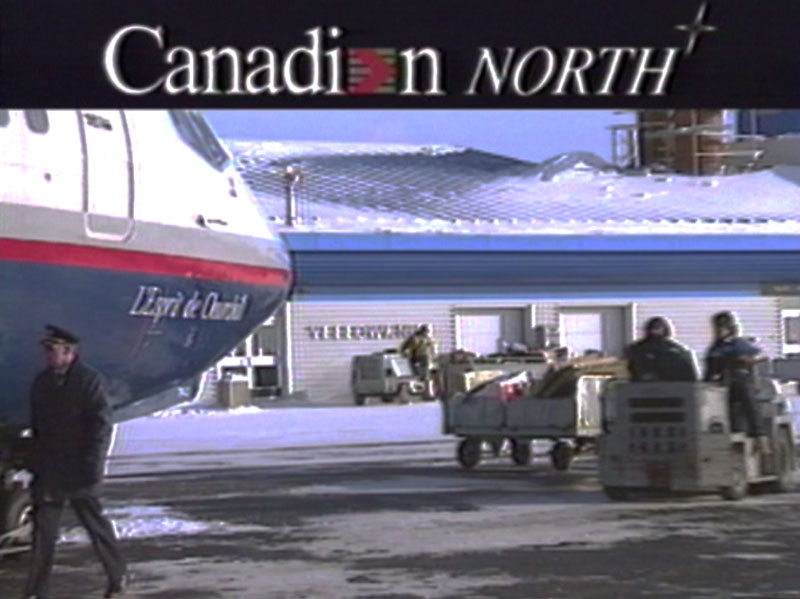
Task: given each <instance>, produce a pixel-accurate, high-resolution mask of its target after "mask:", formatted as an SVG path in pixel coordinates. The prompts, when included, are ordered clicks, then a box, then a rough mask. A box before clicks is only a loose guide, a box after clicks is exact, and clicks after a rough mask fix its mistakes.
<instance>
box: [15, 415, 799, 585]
mask: <svg viewBox="0 0 800 599" xmlns="http://www.w3.org/2000/svg"><path fill="white" fill-rule="evenodd" d="M367 409H371V410H374V411H375V413H378V414H380V412H379V410H381V408H380V407H376V408H367ZM386 413H387V414H388V413H389V412H386ZM409 414H411V412H409ZM318 417H324V415H322V414H320V415H319V416H318ZM243 445H247V444H243ZM252 446H256V447H257V448H256V449H251V450H246V449H245V448H244V447H242V448H239V450H238V451H237V452H236V456H237V457H236V459H235V460H234V459H229V457H227V456H226V454H225V452H223V451H221V450H220V449H219V448H208V449H206V450H201V449H198V448H197V447H195V448H194V449H193V450H192V451H191V452H185V453H181V452H173V451H170V452H169V453H165V454H163V455H160V454H159V453H158V452H157V451H150V452H148V453H147V454H146V455H145V454H141V455H139V454H131V455H122V456H119V457H118V458H115V460H116V462H117V466H118V468H117V473H116V474H113V475H112V476H111V477H110V479H109V482H108V484H107V487H106V492H105V504H106V506H107V509H108V511H109V512H110V514H111V516H112V517H113V518H114V519H115V521H116V524H117V526H118V528H119V530H120V533H121V535H122V543H123V547H124V550H125V554H126V555H127V557H128V559H129V560H130V563H131V569H132V571H133V572H134V575H135V577H136V581H135V587H134V589H135V593H133V594H131V596H135V597H143V598H150V599H162V598H163V599H167V598H170V599H173V598H174V599H182V598H186V599H189V598H191V599H206V598H209V599H211V598H231V599H323V598H324V599H329V598H330V599H351V598H352V599H494V598H497V599H548V598H552V599H566V598H574V597H581V598H582V599H606V598H609V599H610V598H616V597H621V598H626V599H627V598H636V597H655V598H664V599H692V598H696V599H723V598H725V599H728V598H742V599H744V598H755V599H792V598H798V599H800V557H799V556H800V540H798V539H800V534H799V533H800V510H798V509H797V507H798V499H800V496H799V495H798V494H796V493H787V494H782V495H758V496H753V497H749V498H748V499H746V500H744V501H741V502H736V503H732V502H727V501H723V500H721V499H718V498H717V497H714V496H704V497H689V498H674V499H665V498H649V499H642V500H638V501H632V502H624V503H615V502H611V501H609V500H607V499H606V498H605V497H604V496H603V494H602V493H601V492H600V487H599V484H598V482H597V477H596V470H595V466H596V461H595V459H594V458H593V457H586V458H582V459H579V460H578V461H577V462H576V463H575V465H574V467H573V469H572V470H571V471H569V472H565V473H562V472H555V471H554V470H553V469H552V468H551V466H550V464H549V461H548V460H547V458H546V457H539V458H537V459H535V460H534V462H533V464H531V465H530V466H526V467H518V466H514V465H512V464H511V461H510V459H509V458H507V457H501V458H497V459H488V460H486V461H485V462H484V463H483V464H481V465H480V466H479V467H478V468H477V469H475V470H474V471H471V472H467V471H464V470H462V469H461V468H460V467H459V466H458V465H457V464H456V462H455V459H454V452H455V442H454V441H453V440H452V439H449V438H445V437H432V438H430V439H425V438H424V435H422V436H421V438H417V439H414V440H408V441H402V440H397V439H394V440H389V441H382V442H359V443H354V442H350V441H349V440H347V439H345V440H344V441H340V442H338V443H336V444H332V443H321V442H319V443H318V442H314V443H313V444H309V443H304V444H303V445H302V446H298V447H288V446H279V445H273V446H270V445H269V444H263V443H261V444H259V443H253V444H252ZM137 464H138V466H137ZM113 465H114V464H112V473H113V472H114V468H113ZM157 465H160V466H161V467H160V468H159V467H154V466H157ZM122 466H124V467H122ZM65 525H66V526H65V534H64V539H63V542H62V543H61V544H60V545H59V548H58V553H57V558H56V561H57V565H56V568H55V570H54V579H53V593H52V599H66V598H75V599H83V598H89V597H100V596H102V595H101V592H102V589H103V587H104V581H103V576H102V573H101V571H100V568H99V565H98V564H97V562H96V560H95V559H94V556H93V554H92V550H91V547H90V546H89V545H88V543H87V542H86V539H85V537H84V536H83V533H82V532H81V531H80V529H78V528H75V527H74V521H71V520H70V521H68V522H65ZM26 561H27V559H26V558H24V557H20V558H16V559H4V560H0V597H2V598H3V599H5V598H6V597H9V598H14V597H16V596H17V595H18V589H20V587H21V584H22V580H23V576H24V570H25V565H26Z"/></svg>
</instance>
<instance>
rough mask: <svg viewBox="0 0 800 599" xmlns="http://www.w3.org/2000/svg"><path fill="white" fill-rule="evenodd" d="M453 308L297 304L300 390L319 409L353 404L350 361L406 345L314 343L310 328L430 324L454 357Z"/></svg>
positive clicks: (347, 341)
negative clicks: (322, 404)
mask: <svg viewBox="0 0 800 599" xmlns="http://www.w3.org/2000/svg"><path fill="white" fill-rule="evenodd" d="M450 306H451V304H450V303H443V302H425V303H408V302H406V303H395V302H364V303H360V302H359V303H350V302H347V303H333V302H331V303H307V304H304V303H295V304H293V306H292V322H291V326H292V339H293V343H292V360H293V361H294V368H293V374H294V389H295V391H296V392H298V391H301V392H305V393H307V394H308V397H309V399H311V400H312V401H313V402H314V403H340V402H347V401H352V399H351V395H350V359H351V357H352V356H354V355H357V354H369V353H372V352H375V351H381V350H383V349H387V348H399V346H400V344H401V343H402V341H403V340H402V339H399V338H394V339H314V338H313V336H312V333H311V332H310V331H309V329H308V328H307V327H321V326H331V325H337V326H351V325H353V326H359V327H360V326H369V325H376V326H382V325H391V324H400V325H414V324H422V323H428V324H431V325H432V326H433V335H434V337H435V338H436V339H437V341H439V347H440V351H450V350H451V343H452V341H451V340H452V339H453V338H454V328H455V319H454V317H453V315H452V314H451V310H450Z"/></svg>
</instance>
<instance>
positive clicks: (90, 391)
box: [25, 326, 127, 599]
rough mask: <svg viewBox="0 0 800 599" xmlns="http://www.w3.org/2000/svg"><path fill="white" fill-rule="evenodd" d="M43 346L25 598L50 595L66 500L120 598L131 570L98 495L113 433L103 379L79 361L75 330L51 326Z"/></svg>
mask: <svg viewBox="0 0 800 599" xmlns="http://www.w3.org/2000/svg"><path fill="white" fill-rule="evenodd" d="M42 345H43V346H44V349H45V355H46V360H47V368H45V369H44V370H43V371H41V372H40V373H39V374H38V375H37V376H36V378H35V379H34V381H33V385H32V387H31V397H30V400H31V428H32V432H33V443H32V451H31V454H32V455H31V462H30V469H31V470H32V472H33V474H34V479H33V488H32V491H33V503H34V534H33V555H32V558H31V567H30V571H29V573H28V580H27V583H26V589H25V593H26V594H25V597H28V598H39V599H42V598H44V597H47V593H48V590H49V581H50V571H51V569H52V566H53V557H54V554H55V545H56V540H57V539H58V534H59V523H60V520H61V513H62V511H63V509H64V504H65V503H66V502H67V501H69V503H70V505H71V506H72V509H73V510H74V512H75V515H76V516H77V517H78V520H80V522H81V524H82V525H83V526H84V528H85V529H86V532H87V533H88V534H89V538H90V539H91V541H92V546H93V547H94V550H95V552H96V553H97V556H98V557H99V558H100V561H101V563H102V564H103V568H104V570H105V574H106V577H107V579H108V587H107V589H106V594H105V597H109V598H110V597H121V596H122V595H123V594H124V590H125V589H124V587H125V586H126V583H127V574H126V572H127V568H126V565H125V562H124V560H123V559H122V556H121V555H120V552H119V549H118V547H117V537H116V534H115V532H114V527H113V525H112V524H111V522H110V521H109V520H108V519H107V518H106V517H105V516H104V515H103V513H102V508H101V506H100V502H99V501H98V499H97V496H96V493H97V486H98V484H99V483H100V482H101V480H102V478H103V472H104V465H105V458H106V453H107V452H108V447H109V443H110V439H111V431H112V424H111V410H110V407H109V405H108V400H107V397H106V391H105V386H104V382H103V379H102V378H101V376H100V375H99V374H98V373H97V372H96V371H95V370H93V369H92V368H90V367H89V366H87V365H86V364H84V363H82V362H81V361H80V360H79V358H78V338H77V337H76V336H75V335H73V334H72V333H70V332H68V331H66V330H64V329H60V328H58V327H54V326H48V327H47V335H46V337H45V338H44V339H43V340H42Z"/></svg>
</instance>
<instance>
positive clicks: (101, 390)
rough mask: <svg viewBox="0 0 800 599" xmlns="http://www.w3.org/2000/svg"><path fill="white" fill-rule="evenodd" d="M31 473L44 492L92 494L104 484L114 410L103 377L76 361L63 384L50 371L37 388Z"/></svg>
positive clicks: (33, 395)
mask: <svg viewBox="0 0 800 599" xmlns="http://www.w3.org/2000/svg"><path fill="white" fill-rule="evenodd" d="M31 427H32V429H33V447H32V455H31V464H30V466H31V470H32V471H33V472H34V474H35V475H36V485H37V486H38V487H39V490H40V491H44V492H50V493H54V494H67V495H68V494H71V493H78V492H80V491H81V490H91V489H92V488H93V487H94V486H95V485H97V484H98V483H99V482H100V481H101V480H102V478H103V470H104V463H105V458H106V453H107V452H108V447H109V443H110V440H111V431H112V424H111V408H110V406H109V404H108V399H107V396H106V391H105V385H104V382H103V379H102V377H101V376H100V374H99V373H98V372H97V371H95V370H94V369H92V368H90V367H89V366H87V365H85V364H83V363H82V362H80V361H79V360H77V359H76V361H75V362H73V363H72V365H71V366H70V368H69V370H68V371H67V373H66V375H65V376H64V377H63V380H61V381H59V380H58V379H57V376H56V375H55V374H54V373H53V372H52V371H51V370H50V369H46V370H43V371H42V372H40V373H39V374H38V375H37V376H36V378H35V379H34V381H33V385H32V387H31Z"/></svg>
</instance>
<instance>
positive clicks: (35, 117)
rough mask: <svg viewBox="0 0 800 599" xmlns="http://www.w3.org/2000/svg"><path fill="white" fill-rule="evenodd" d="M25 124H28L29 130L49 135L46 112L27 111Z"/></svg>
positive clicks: (48, 122)
mask: <svg viewBox="0 0 800 599" xmlns="http://www.w3.org/2000/svg"><path fill="white" fill-rule="evenodd" d="M25 122H26V123H27V124H28V129H30V130H31V131H33V132H34V133H47V132H48V131H49V130H50V121H49V120H48V118H47V111H46V110H26V111H25Z"/></svg>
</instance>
